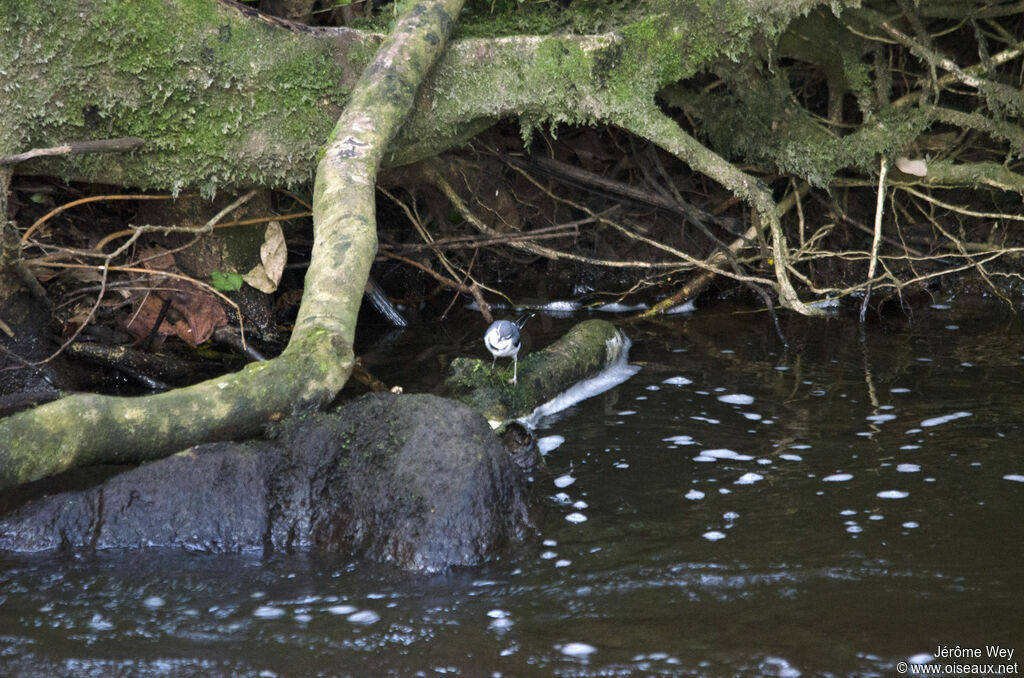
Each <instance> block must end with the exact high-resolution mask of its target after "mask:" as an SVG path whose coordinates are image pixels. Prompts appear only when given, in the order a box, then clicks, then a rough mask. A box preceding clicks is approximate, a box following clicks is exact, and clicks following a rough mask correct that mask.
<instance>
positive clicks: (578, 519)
mask: <svg viewBox="0 0 1024 678" xmlns="http://www.w3.org/2000/svg"><path fill="white" fill-rule="evenodd" d="M565 519H566V520H568V521H569V522H570V523H585V522H587V517H586V516H585V515H583V514H582V513H578V512H574V513H570V514H569V515H567V516H566V517H565Z"/></svg>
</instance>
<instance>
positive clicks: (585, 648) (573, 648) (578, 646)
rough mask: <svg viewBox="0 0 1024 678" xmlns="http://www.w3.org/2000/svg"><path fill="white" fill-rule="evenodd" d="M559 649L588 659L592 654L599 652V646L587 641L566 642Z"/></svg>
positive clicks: (572, 655)
mask: <svg viewBox="0 0 1024 678" xmlns="http://www.w3.org/2000/svg"><path fill="white" fill-rule="evenodd" d="M559 651H560V652H561V653H562V654H564V655H568V656H570V657H576V658H578V659H586V658H587V657H589V656H590V655H592V654H594V653H595V652H597V648H596V647H594V646H593V645H588V644H587V643H566V644H565V645H563V646H562V647H560V648H559Z"/></svg>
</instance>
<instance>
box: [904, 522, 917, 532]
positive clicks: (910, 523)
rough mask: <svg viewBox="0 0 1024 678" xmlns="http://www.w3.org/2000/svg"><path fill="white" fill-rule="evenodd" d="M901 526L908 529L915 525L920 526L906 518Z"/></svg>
mask: <svg viewBox="0 0 1024 678" xmlns="http://www.w3.org/2000/svg"><path fill="white" fill-rule="evenodd" d="M903 527H905V528H907V529H908V530H912V529H914V528H915V527H920V525H918V524H917V523H915V522H914V521H913V520H908V521H907V522H905V523H903Z"/></svg>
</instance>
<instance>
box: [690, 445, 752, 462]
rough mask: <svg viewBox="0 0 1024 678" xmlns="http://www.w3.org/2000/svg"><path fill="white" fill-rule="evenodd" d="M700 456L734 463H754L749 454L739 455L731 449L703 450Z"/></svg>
mask: <svg viewBox="0 0 1024 678" xmlns="http://www.w3.org/2000/svg"><path fill="white" fill-rule="evenodd" d="M700 456H702V457H710V458H712V459H732V460H733V461H753V460H754V458H753V457H752V456H750V455H749V454H739V453H738V452H735V451H733V450H730V449H726V448H721V449H715V450H701V452H700Z"/></svg>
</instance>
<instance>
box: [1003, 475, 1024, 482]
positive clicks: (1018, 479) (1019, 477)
mask: <svg viewBox="0 0 1024 678" xmlns="http://www.w3.org/2000/svg"><path fill="white" fill-rule="evenodd" d="M1003 480H1012V481H1013V482H1015V483H1024V475H1021V474H1019V473H1010V474H1008V475H1005V476H1003Z"/></svg>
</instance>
